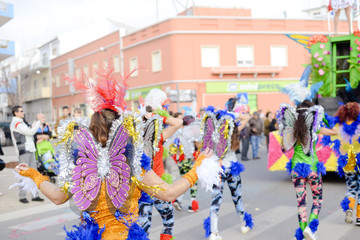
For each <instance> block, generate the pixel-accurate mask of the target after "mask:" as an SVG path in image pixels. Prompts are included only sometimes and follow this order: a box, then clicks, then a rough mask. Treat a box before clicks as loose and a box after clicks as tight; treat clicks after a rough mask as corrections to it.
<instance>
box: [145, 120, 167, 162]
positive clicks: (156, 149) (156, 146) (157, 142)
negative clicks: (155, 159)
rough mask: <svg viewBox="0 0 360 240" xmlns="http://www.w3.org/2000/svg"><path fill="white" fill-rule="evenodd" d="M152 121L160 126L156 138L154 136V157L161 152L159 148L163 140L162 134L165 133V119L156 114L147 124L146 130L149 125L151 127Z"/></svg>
mask: <svg viewBox="0 0 360 240" xmlns="http://www.w3.org/2000/svg"><path fill="white" fill-rule="evenodd" d="M152 121H155V124H157V125H158V131H157V133H156V132H155V133H156V136H154V142H153V151H154V155H155V154H156V153H157V152H158V151H159V150H160V149H159V148H158V146H159V142H160V140H161V133H162V132H163V128H164V127H163V118H162V117H161V116H160V115H158V114H154V115H152V116H151V118H149V119H148V120H147V121H146V122H145V128H146V127H147V125H149V124H150V123H151V122H152Z"/></svg>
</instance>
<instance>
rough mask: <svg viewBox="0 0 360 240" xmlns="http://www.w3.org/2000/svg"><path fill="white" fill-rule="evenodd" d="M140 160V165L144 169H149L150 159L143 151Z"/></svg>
mask: <svg viewBox="0 0 360 240" xmlns="http://www.w3.org/2000/svg"><path fill="white" fill-rule="evenodd" d="M140 162H141V167H142V168H143V169H145V171H149V170H151V159H150V158H149V157H148V156H147V155H146V154H145V153H143V155H142V156H141V160H140Z"/></svg>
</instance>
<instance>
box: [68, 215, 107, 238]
mask: <svg viewBox="0 0 360 240" xmlns="http://www.w3.org/2000/svg"><path fill="white" fill-rule="evenodd" d="M82 219H83V222H81V223H80V225H79V226H76V225H73V230H72V231H67V230H66V227H65V226H64V230H65V232H66V238H65V239H66V240H101V235H102V233H103V232H104V231H105V226H104V227H103V228H99V225H98V224H97V222H96V221H95V219H93V218H92V217H91V216H90V214H88V213H87V212H83V213H82Z"/></svg>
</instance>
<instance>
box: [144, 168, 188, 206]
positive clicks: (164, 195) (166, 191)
mask: <svg viewBox="0 0 360 240" xmlns="http://www.w3.org/2000/svg"><path fill="white" fill-rule="evenodd" d="M142 182H143V183H144V184H146V185H148V186H155V185H159V186H160V187H161V188H162V189H163V190H160V191H155V190H153V189H147V188H145V189H142V190H143V191H144V192H146V193H148V194H149V195H150V196H154V197H156V198H159V199H161V200H164V201H167V202H172V201H173V200H175V199H176V198H177V197H179V196H180V195H182V194H183V193H185V192H186V191H187V190H188V189H189V188H190V182H189V181H188V180H187V179H185V178H181V179H179V180H177V181H176V182H174V183H173V184H171V185H170V184H167V183H166V182H164V180H162V179H161V178H160V177H159V176H158V175H156V174H155V172H154V171H153V170H150V171H148V172H146V174H145V176H144V178H143V180H142Z"/></svg>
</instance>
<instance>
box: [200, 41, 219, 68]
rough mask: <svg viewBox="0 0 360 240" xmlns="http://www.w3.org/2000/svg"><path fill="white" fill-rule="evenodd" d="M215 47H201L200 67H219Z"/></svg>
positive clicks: (216, 48)
mask: <svg viewBox="0 0 360 240" xmlns="http://www.w3.org/2000/svg"><path fill="white" fill-rule="evenodd" d="M219 52H220V51H219V47H217V46H203V47H201V66H202V67H204V68H206V67H219V66H220V53H219Z"/></svg>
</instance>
